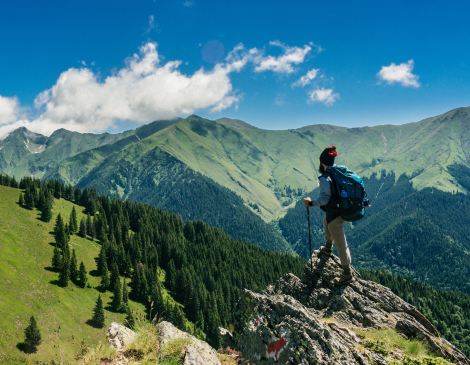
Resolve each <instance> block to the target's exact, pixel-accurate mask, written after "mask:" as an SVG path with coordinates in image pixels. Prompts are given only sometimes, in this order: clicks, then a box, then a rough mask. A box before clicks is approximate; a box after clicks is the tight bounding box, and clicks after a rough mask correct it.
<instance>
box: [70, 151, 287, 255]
mask: <svg viewBox="0 0 470 365" xmlns="http://www.w3.org/2000/svg"><path fill="white" fill-rule="evenodd" d="M141 146H142V145H141V144H132V145H131V146H130V147H129V148H126V149H125V150H123V151H122V152H119V153H117V154H114V155H112V156H111V157H109V158H108V159H106V160H105V161H104V163H103V164H102V165H99V166H98V167H97V168H95V169H93V170H92V171H91V172H90V173H89V174H88V175H87V176H86V177H85V178H83V179H81V180H80V182H79V183H78V186H79V187H80V188H86V187H93V188H94V189H96V190H97V191H98V192H99V193H101V194H107V195H111V196H117V197H120V198H124V199H131V200H136V201H140V202H144V203H148V204H151V205H153V206H156V207H159V208H162V209H168V210H172V211H175V212H178V213H179V214H180V215H181V217H182V218H183V219H185V220H203V221H205V222H208V223H210V224H211V225H213V226H216V227H219V228H223V229H224V230H225V231H226V232H227V233H229V234H230V235H231V236H232V237H236V238H237V239H241V240H244V241H248V242H252V243H255V244H257V245H259V246H261V247H263V248H266V249H271V250H279V251H290V250H291V248H290V245H289V244H288V243H287V241H286V240H285V239H284V238H283V237H282V236H281V234H280V233H279V232H278V231H277V230H275V229H274V227H272V226H270V225H268V224H267V223H265V222H264V221H263V220H262V219H261V218H260V217H259V216H257V215H256V214H255V213H253V212H252V211H251V210H249V209H248V208H246V207H245V206H244V204H243V201H242V200H241V199H240V198H239V197H238V196H237V195H236V194H234V193H233V192H232V191H230V190H228V189H227V188H224V187H222V186H220V185H218V184H217V183H215V182H214V181H213V180H211V179H209V178H207V177H205V176H203V175H201V174H200V173H198V172H195V171H194V170H191V169H190V168H188V167H187V166H186V165H185V164H183V163H182V162H181V161H180V160H177V159H176V158H174V157H173V156H171V155H169V154H168V153H166V152H164V151H162V150H160V149H159V148H155V149H152V150H150V151H146V150H145V149H142V148H141Z"/></svg>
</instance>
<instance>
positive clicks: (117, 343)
mask: <svg viewBox="0 0 470 365" xmlns="http://www.w3.org/2000/svg"><path fill="white" fill-rule="evenodd" d="M135 337H136V333H135V332H134V331H133V330H131V329H130V328H127V327H126V326H123V325H122V324H119V323H116V322H112V323H111V325H110V326H109V328H108V341H109V344H110V345H111V346H113V347H114V348H115V349H116V350H118V351H120V350H122V349H124V348H125V347H126V346H128V345H129V344H130V343H132V342H134V340H135Z"/></svg>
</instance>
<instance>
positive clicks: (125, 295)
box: [122, 278, 129, 307]
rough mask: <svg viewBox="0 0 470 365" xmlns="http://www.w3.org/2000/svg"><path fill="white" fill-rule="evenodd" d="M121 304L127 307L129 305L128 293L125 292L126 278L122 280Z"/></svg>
mask: <svg viewBox="0 0 470 365" xmlns="http://www.w3.org/2000/svg"><path fill="white" fill-rule="evenodd" d="M122 304H123V306H125V307H127V306H128V305H129V294H128V292H127V283H126V279H125V278H124V280H123V281H122Z"/></svg>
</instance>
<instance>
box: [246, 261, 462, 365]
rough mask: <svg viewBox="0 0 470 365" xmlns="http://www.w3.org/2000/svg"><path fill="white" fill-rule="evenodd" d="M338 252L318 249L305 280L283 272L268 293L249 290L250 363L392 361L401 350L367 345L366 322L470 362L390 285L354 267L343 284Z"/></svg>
mask: <svg viewBox="0 0 470 365" xmlns="http://www.w3.org/2000/svg"><path fill="white" fill-rule="evenodd" d="M340 273H341V266H340V262H339V259H338V258H337V257H335V256H332V257H330V258H328V257H323V256H320V255H319V253H318V252H315V253H314V254H313V256H312V266H308V267H307V268H306V270H305V279H304V280H303V281H302V280H301V279H299V278H298V277H297V276H295V275H293V274H287V275H285V276H284V277H282V278H281V279H280V280H279V281H278V282H277V283H276V284H275V285H272V286H270V287H268V288H267V290H266V291H265V292H264V293H255V292H252V291H248V290H247V291H246V295H247V297H248V302H249V303H250V307H251V310H250V311H249V312H250V313H252V314H253V315H252V316H251V317H250V319H249V321H248V324H247V326H246V328H245V330H244V332H243V334H242V336H241V337H240V339H239V344H238V346H239V348H240V350H241V352H242V353H243V356H244V357H245V358H246V361H247V362H249V363H258V362H261V363H279V364H344V365H353V364H388V363H390V361H391V359H396V360H400V359H401V358H400V356H401V357H403V354H402V353H400V351H398V352H397V353H391V354H388V353H384V352H383V351H380V350H377V349H376V348H374V346H368V345H367V343H366V341H367V339H365V338H364V336H363V333H364V331H367V330H374V329H375V330H377V329H393V330H394V331H396V332H398V334H399V335H402V336H403V337H406V338H409V339H419V340H421V341H423V342H424V343H425V344H427V346H428V348H429V349H430V350H431V351H432V352H433V353H434V354H436V355H437V356H439V357H442V358H444V359H446V360H447V361H448V362H450V363H454V364H470V361H469V359H467V358H466V357H465V355H463V354H462V353H461V352H460V351H459V350H457V349H456V348H455V347H454V346H453V345H451V344H450V343H449V342H448V341H446V340H445V339H443V338H442V337H440V336H439V333H438V331H437V330H436V328H435V327H434V326H433V325H432V323H431V322H429V321H428V320H427V319H426V318H425V317H424V316H423V315H422V314H421V313H420V312H419V311H418V310H417V309H416V308H415V307H413V306H412V305H410V304H408V303H407V302H405V301H404V300H402V299H401V298H400V297H398V296H397V295H395V294H394V293H393V292H392V291H391V290H390V289H388V288H386V287H384V286H382V285H380V284H377V283H374V282H371V281H367V280H362V279H360V278H359V277H358V274H357V273H354V277H355V279H354V281H353V282H352V283H350V284H347V285H341V286H338V285H337V284H335V281H336V280H337V279H338V276H339V275H340Z"/></svg>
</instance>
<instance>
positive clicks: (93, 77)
mask: <svg viewBox="0 0 470 365" xmlns="http://www.w3.org/2000/svg"><path fill="white" fill-rule="evenodd" d="M153 21H154V20H152V18H149V23H150V24H151V23H152V22H153ZM270 44H271V45H273V46H276V47H280V48H281V54H280V55H278V56H271V55H265V53H264V51H263V52H262V51H260V50H258V49H257V48H251V49H246V48H245V47H244V46H243V44H239V45H237V46H236V47H235V48H234V49H233V50H232V51H231V52H229V53H228V55H227V57H226V58H225V59H224V60H223V61H221V62H219V63H216V64H215V65H214V66H213V67H212V68H210V69H203V68H200V69H198V70H196V71H194V72H193V73H184V72H183V71H181V68H180V66H181V64H182V62H181V61H179V60H169V61H167V62H163V61H162V59H161V57H160V54H159V53H158V50H157V45H156V44H155V43H152V42H148V43H146V44H144V45H143V46H142V47H141V48H140V50H139V52H138V53H136V54H134V55H132V56H131V57H129V58H128V59H127V60H126V62H125V64H124V66H123V67H122V68H121V69H118V70H117V71H115V72H114V73H112V74H111V75H109V76H107V77H104V78H103V77H100V75H99V74H97V73H95V72H94V71H93V70H92V68H91V66H88V65H87V64H85V63H82V65H81V66H80V67H78V68H70V69H68V70H66V71H64V72H62V73H61V74H60V75H59V77H58V79H57V81H56V82H55V84H54V85H53V86H52V87H51V88H49V89H47V90H44V91H42V92H41V93H39V94H38V95H37V97H36V99H35V101H34V109H33V110H32V114H33V115H34V116H35V117H34V118H32V119H30V120H27V119H25V118H23V117H21V115H20V105H19V102H18V100H17V99H16V98H6V97H1V96H0V138H1V137H2V136H4V135H5V134H6V133H8V132H9V131H12V130H13V129H15V128H17V127H19V126H26V127H27V128H29V129H31V130H33V131H35V132H38V133H43V134H50V133H52V132H53V131H54V130H56V129H59V128H65V129H69V130H74V131H78V132H102V131H105V130H108V129H110V128H112V127H113V126H114V124H115V123H117V122H122V121H124V122H130V123H135V124H136V125H139V124H143V123H148V122H150V121H152V120H158V119H167V118H174V117H177V116H182V115H183V116H184V115H187V114H192V113H194V112H196V111H198V110H210V111H211V112H219V111H221V110H224V109H226V108H229V107H231V106H234V105H236V104H237V103H238V102H239V100H240V98H241V94H240V93H238V92H235V91H234V89H233V85H232V80H231V74H232V73H234V72H240V71H241V70H242V69H244V68H245V67H246V66H247V65H248V64H250V63H251V64H253V65H254V67H255V71H256V72H262V71H272V72H279V73H291V72H293V71H294V66H296V65H299V64H300V63H302V62H303V61H304V60H305V57H306V56H307V54H308V53H309V52H310V51H311V50H312V45H310V44H306V45H304V46H302V47H290V46H286V45H284V44H282V43H280V42H271V43H270ZM312 71H313V70H311V71H310V72H312ZM313 76H314V75H313V73H310V74H309V76H307V77H310V78H312V79H313V78H314V77H313ZM335 95H336V94H334V95H333V96H332V97H333V99H334V98H335ZM326 103H329V102H328V101H326Z"/></svg>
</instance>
